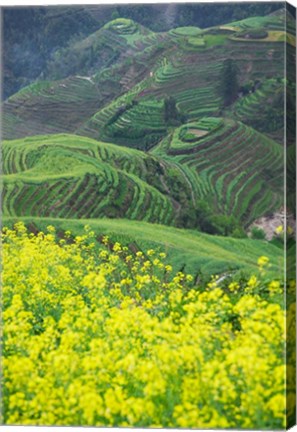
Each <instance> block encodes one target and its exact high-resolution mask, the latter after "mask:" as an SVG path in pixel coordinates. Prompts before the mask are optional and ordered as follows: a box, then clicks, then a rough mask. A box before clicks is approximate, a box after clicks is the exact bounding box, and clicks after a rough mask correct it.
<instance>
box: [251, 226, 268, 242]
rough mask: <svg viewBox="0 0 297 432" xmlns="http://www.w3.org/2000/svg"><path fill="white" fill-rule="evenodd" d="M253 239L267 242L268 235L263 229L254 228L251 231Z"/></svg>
mask: <svg viewBox="0 0 297 432" xmlns="http://www.w3.org/2000/svg"><path fill="white" fill-rule="evenodd" d="M251 237H252V238H253V239H256V240H265V239H266V234H265V231H264V230H263V229H262V228H258V227H253V228H252V229H251Z"/></svg>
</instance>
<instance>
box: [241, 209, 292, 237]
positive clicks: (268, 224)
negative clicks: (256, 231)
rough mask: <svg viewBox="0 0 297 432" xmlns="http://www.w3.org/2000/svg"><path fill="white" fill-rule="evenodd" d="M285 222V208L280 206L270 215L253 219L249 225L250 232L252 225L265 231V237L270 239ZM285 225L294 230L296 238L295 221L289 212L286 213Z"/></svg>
mask: <svg viewBox="0 0 297 432" xmlns="http://www.w3.org/2000/svg"><path fill="white" fill-rule="evenodd" d="M284 224H285V209H284V208H281V209H280V210H279V211H277V212H275V213H273V215H271V216H263V217H261V218H259V219H257V220H255V221H254V222H253V223H252V224H251V225H250V227H249V232H251V230H252V228H253V227H257V228H260V229H262V230H263V231H264V232H265V235H266V239H267V240H272V238H273V237H274V236H275V234H276V229H277V228H278V227H280V226H282V227H283V226H284ZM287 226H288V227H291V228H292V229H293V231H294V237H295V238H296V222H295V220H294V218H293V215H292V214H291V213H288V215H287Z"/></svg>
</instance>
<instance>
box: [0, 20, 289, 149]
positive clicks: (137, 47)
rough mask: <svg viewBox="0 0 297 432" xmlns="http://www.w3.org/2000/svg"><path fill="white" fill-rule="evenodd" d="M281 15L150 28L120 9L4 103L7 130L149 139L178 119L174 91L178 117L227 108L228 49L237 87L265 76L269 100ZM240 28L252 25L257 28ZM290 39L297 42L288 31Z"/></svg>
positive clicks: (7, 133) (279, 74) (135, 143)
mask: <svg viewBox="0 0 297 432" xmlns="http://www.w3.org/2000/svg"><path fill="white" fill-rule="evenodd" d="M283 20H284V14H283V13H281V14H279V15H272V16H268V17H259V18H252V19H247V20H244V21H241V22H239V23H230V25H224V26H218V27H212V28H209V29H204V30H200V29H199V28H198V27H177V28H174V29H171V30H169V31H168V32H166V33H165V32H164V33H154V32H152V31H151V30H148V29H146V28H145V27H143V26H141V25H140V24H138V23H136V22H134V21H132V20H129V19H121V18H118V19H117V20H114V21H111V22H109V23H107V24H106V25H105V26H104V27H102V28H101V29H100V30H98V31H96V32H95V33H92V34H91V35H89V36H88V37H86V38H84V39H81V40H78V41H76V42H73V43H71V44H69V46H67V47H63V48H61V50H57V51H56V53H55V55H54V56H53V59H52V60H51V62H50V63H49V65H48V72H47V74H46V73H45V74H44V75H43V76H44V77H46V76H48V77H49V81H45V82H43V81H38V84H33V85H31V86H29V87H26V88H24V89H22V90H21V91H20V92H18V93H16V94H15V95H13V96H11V97H10V98H9V99H8V100H7V101H6V102H5V103H4V107H3V114H4V122H3V124H4V127H3V135H4V138H7V139H14V138H19V137H22V136H25V135H34V134H42V133H57V132H72V133H78V134H80V135H84V136H90V137H92V138H96V139H101V140H104V141H107V142H115V143H118V144H121V145H126V146H129V147H137V148H142V149H146V148H149V147H152V146H153V145H155V144H156V142H158V141H159V140H160V139H161V138H162V137H164V136H165V135H166V133H167V132H168V129H169V128H170V126H171V125H172V124H171V123H172V122H165V123H164V110H163V104H164V100H165V99H166V98H168V97H170V96H171V97H173V98H174V99H175V102H176V107H177V110H178V113H179V114H180V118H179V119H177V121H179V122H183V121H184V119H186V121H191V120H197V119H199V118H201V117H203V116H219V115H222V113H223V111H224V108H225V101H224V98H223V96H222V94H223V93H224V92H223V88H224V86H225V83H224V80H223V73H222V72H223V63H224V60H226V58H228V59H230V60H231V61H233V62H234V63H236V67H237V81H238V85H239V87H247V86H249V85H252V87H253V86H254V85H255V83H258V84H257V85H261V89H262V90H261V93H260V94H259V95H258V94H257V95H255V98H257V103H258V106H260V107H261V108H263V107H264V108H265V105H266V104H265V98H263V97H262V93H264V95H265V94H266V92H267V91H268V93H269V91H270V89H268V90H267V82H269V80H271V79H274V80H281V79H282V78H283V62H284V50H283V41H284V38H285V37H286V35H285V32H284V31H283V28H284V27H283ZM243 29H244V30H243ZM243 31H250V32H254V33H253V35H252V36H253V37H251V35H250V34H249V33H248V34H243V33H242V32H243ZM257 31H258V33H257ZM263 32H264V33H265V32H266V33H267V32H268V33H267V36H265V37H263ZM271 32H274V33H271ZM266 33H265V34H266ZM288 43H289V46H291V45H292V44H293V45H294V43H295V42H294V37H293V35H291V34H290V35H289V36H288ZM53 77H54V79H56V80H57V81H53ZM258 93H259V92H258ZM246 104H247V105H251V107H252V106H253V102H251V103H250V101H249V100H248V101H247V103H246ZM258 109H259V108H258ZM61 111H62V112H63V115H62V116H61V115H60V113H61ZM236 111H237V109H236ZM240 119H241V118H240ZM250 124H251V125H253V126H254V127H258V125H257V124H256V123H250ZM277 127H278V128H279V125H278V126H277ZM259 130H260V131H261V130H262V129H261V127H260V128H259Z"/></svg>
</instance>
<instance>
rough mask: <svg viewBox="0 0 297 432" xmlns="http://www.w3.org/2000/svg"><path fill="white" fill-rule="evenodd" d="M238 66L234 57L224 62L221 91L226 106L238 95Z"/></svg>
mask: <svg viewBox="0 0 297 432" xmlns="http://www.w3.org/2000/svg"><path fill="white" fill-rule="evenodd" d="M237 76H238V68H237V66H236V64H235V62H234V61H233V60H232V59H227V60H225V61H224V63H223V71H222V79H221V86H220V87H221V93H222V96H223V101H224V105H225V106H229V105H231V104H232V103H233V102H234V101H235V99H236V98H237V95H238V89H239V84H238V77H237Z"/></svg>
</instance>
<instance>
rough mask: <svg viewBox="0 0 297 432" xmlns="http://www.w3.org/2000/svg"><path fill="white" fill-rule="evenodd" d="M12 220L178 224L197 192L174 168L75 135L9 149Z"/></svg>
mask: <svg viewBox="0 0 297 432" xmlns="http://www.w3.org/2000/svg"><path fill="white" fill-rule="evenodd" d="M3 172H4V179H3V211H4V214H5V215H9V216H43V217H45V216H47V217H49V216H51V217H61V218H65V217H69V218H75V217H77V218H99V217H110V218H115V217H117V218H118V217H122V218H123V217H124V218H128V219H136V220H146V221H149V222H156V223H163V224H168V225H172V224H177V221H178V216H179V213H180V209H181V207H182V206H183V207H186V208H190V206H191V202H190V201H191V187H190V185H189V184H188V182H187V179H186V177H185V176H183V175H182V174H179V173H178V172H177V173H176V172H175V166H174V165H172V164H170V162H166V163H163V162H162V161H161V160H160V159H158V158H156V157H154V156H152V155H147V154H145V153H143V152H139V151H137V150H132V149H128V148H123V147H118V146H115V145H112V144H106V143H100V142H97V141H94V140H92V139H89V138H83V137H78V136H75V135H48V136H37V137H28V138H25V139H20V140H16V141H4V143H3Z"/></svg>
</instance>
